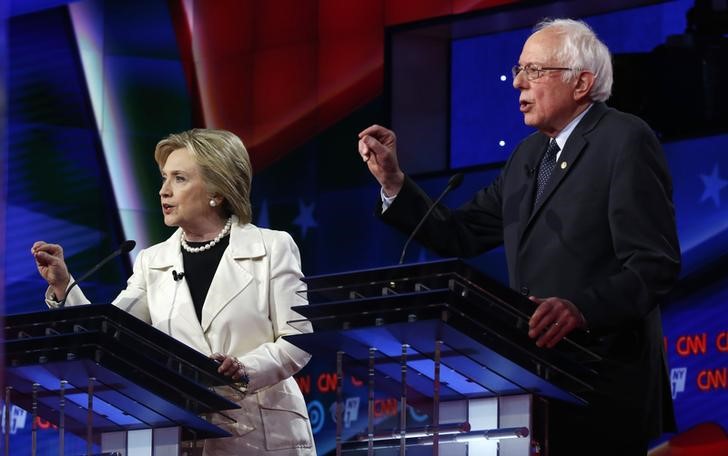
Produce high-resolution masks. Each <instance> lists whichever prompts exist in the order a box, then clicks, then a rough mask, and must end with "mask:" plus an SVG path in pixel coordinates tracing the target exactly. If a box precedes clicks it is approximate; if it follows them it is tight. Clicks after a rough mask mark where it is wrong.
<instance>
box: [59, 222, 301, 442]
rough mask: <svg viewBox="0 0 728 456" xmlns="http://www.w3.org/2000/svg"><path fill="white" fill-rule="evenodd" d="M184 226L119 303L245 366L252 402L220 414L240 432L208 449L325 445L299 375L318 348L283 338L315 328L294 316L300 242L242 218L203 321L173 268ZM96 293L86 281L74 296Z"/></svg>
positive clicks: (137, 268)
mask: <svg viewBox="0 0 728 456" xmlns="http://www.w3.org/2000/svg"><path fill="white" fill-rule="evenodd" d="M181 235H182V230H180V229H178V230H177V231H176V232H175V233H174V234H173V235H172V236H171V237H170V238H169V239H167V240H166V241H164V242H162V243H159V244H156V245H154V246H152V247H149V248H147V249H144V250H142V251H141V252H139V255H138V256H137V258H136V261H135V262H134V273H133V274H132V276H131V277H130V278H129V280H128V282H127V287H126V289H125V290H124V291H122V292H121V294H119V296H118V297H117V298H116V299H115V300H114V302H113V304H114V305H116V306H118V307H119V308H121V309H124V310H126V311H127V312H129V313H131V314H132V315H134V316H136V317H137V318H140V319H141V320H144V321H146V322H147V323H149V324H151V325H152V326H154V327H155V328H157V329H159V330H160V331H162V332H164V333H167V334H169V335H171V336H172V337H174V338H175V339H177V340H180V341H182V342H184V343H185V344H187V345H189V346H190V347H192V348H194V349H196V350H198V351H199V352H202V353H204V354H205V355H210V354H212V353H216V352H217V353H223V354H228V355H232V356H236V357H238V358H239V359H240V361H241V362H242V363H243V364H244V365H245V367H246V370H247V373H248V376H249V377H250V384H249V386H248V394H247V396H246V397H245V399H244V400H239V398H238V400H237V401H236V402H238V403H239V404H240V405H241V407H242V409H241V410H240V411H237V412H234V413H233V415H234V416H235V417H236V419H237V421H238V422H237V423H236V424H234V425H228V424H225V423H217V424H219V425H221V427H224V428H226V429H227V430H228V431H230V432H231V433H232V434H233V436H234V437H232V438H226V439H212V440H208V441H207V442H206V444H205V454H206V455H213V454H221V455H222V454H266V452H267V451H275V454H276V455H289V454H290V455H311V454H315V447H314V445H313V435H312V433H311V426H310V423H309V419H308V413H307V410H306V403H305V401H304V399H303V395H302V394H301V391H300V389H299V388H298V385H297V384H296V382H295V380H294V379H293V378H292V375H293V374H295V373H296V372H298V371H299V370H301V368H303V367H304V366H305V365H306V363H307V362H308V360H309V359H310V355H309V354H308V353H306V352H304V351H302V350H300V349H298V348H297V347H295V346H294V345H292V344H290V343H288V342H286V341H285V340H283V339H282V338H281V336H285V335H289V334H299V333H301V332H311V330H312V329H311V326H310V324H308V323H306V324H304V325H296V326H297V327H293V326H291V325H289V324H287V323H286V322H287V321H291V320H297V319H301V318H302V317H301V316H300V315H299V314H297V313H296V312H293V311H292V310H291V307H292V306H297V305H303V304H306V299H305V297H304V296H302V292H303V291H305V284H304V283H303V282H302V281H301V278H302V277H303V274H302V273H301V266H300V254H299V251H298V247H297V246H296V244H295V242H294V241H293V239H292V238H291V236H290V235H288V233H285V232H282V231H273V230H268V229H263V228H258V227H256V226H254V225H252V224H246V225H240V224H239V223H238V220H237V218H235V217H234V218H233V226H232V230H231V231H230V244H229V246H228V247H227V249H225V252H224V254H223V256H222V259H221V260H220V264H219V266H218V268H217V271H216V272H215V275H214V277H213V279H212V283H211V284H210V289H209V291H208V293H207V297H206V299H205V303H204V305H203V308H202V322H201V323H200V322H199V321H198V319H197V315H196V313H195V308H194V304H193V303H192V297H191V295H190V291H189V288H188V286H187V281H185V280H178V281H175V280H174V278H173V275H172V271H173V270H174V271H177V272H180V271H183V263H182V253H181V248H180V237H181ZM50 297H51V294H50V289H49V291H48V292H47V294H46V301H47V302H48V304H49V305H50V306H54V305H57V303H55V302H54V301H53V300H51V299H49V298H50ZM88 302H89V301H88V299H86V297H85V296H84V295H83V292H82V291H81V290H80V289H79V288H78V287H77V288H74V289H73V290H71V291H70V293H69V295H68V298H67V300H66V305H69V306H70V305H78V304H85V303H88ZM232 399H235V398H232ZM255 430H257V431H258V432H253V431H255Z"/></svg>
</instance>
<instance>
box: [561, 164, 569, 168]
mask: <svg viewBox="0 0 728 456" xmlns="http://www.w3.org/2000/svg"><path fill="white" fill-rule="evenodd" d="M567 166H569V165H568V164H567V163H566V162H561V169H566V167H567Z"/></svg>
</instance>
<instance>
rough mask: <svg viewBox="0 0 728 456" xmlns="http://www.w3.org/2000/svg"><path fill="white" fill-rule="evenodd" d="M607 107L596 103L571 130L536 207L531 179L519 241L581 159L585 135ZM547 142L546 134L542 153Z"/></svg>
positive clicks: (522, 211)
mask: <svg viewBox="0 0 728 456" xmlns="http://www.w3.org/2000/svg"><path fill="white" fill-rule="evenodd" d="M607 109H608V108H607V106H606V105H605V104H604V103H601V102H599V103H594V105H593V106H592V107H591V109H590V110H589V112H587V113H586V115H585V116H584V118H583V119H581V121H580V122H579V124H578V125H577V126H576V128H574V131H572V132H571V135H569V139H568V140H567V141H566V144H564V150H563V152H562V153H561V155H560V156H559V160H558V161H557V162H556V167H555V168H554V171H553V173H552V174H551V178H550V179H549V182H548V184H546V188H545V189H544V193H543V195H542V196H541V199H540V200H539V202H538V204H537V205H536V206H535V207H532V206H533V197H534V195H533V194H534V189H533V187H534V186H535V181H536V179H531V183H530V187H529V191H528V194H527V197H526V198H524V203H523V204H522V205H521V212H520V215H521V217H522V218H521V220H527V222H526V223H525V224H524V225H523V226H522V229H521V236H520V238H519V242H520V241H521V240H523V236H524V235H525V234H526V232H527V231H528V229H529V228H530V227H531V226H532V224H533V223H534V220H535V219H536V218H537V217H538V215H539V214H540V212H541V208H542V207H543V206H544V205H545V204H546V202H547V201H548V200H549V199H550V198H551V196H552V195H553V194H554V192H556V190H557V189H558V188H559V185H560V184H561V182H563V180H564V179H565V178H566V176H567V174H569V173H570V172H571V170H572V169H573V167H574V165H575V164H576V162H577V161H578V159H579V156H580V155H581V153H582V152H583V151H584V149H585V148H586V146H587V144H588V143H587V140H586V138H585V135H586V134H587V133H588V132H590V131H591V130H592V129H593V128H594V127H595V126H596V125H597V123H599V119H601V118H602V116H603V115H604V113H605V112H606V111H607ZM547 143H548V138H547V137H546V136H544V141H543V144H542V145H541V148H542V149H541V150H542V154H543V151H545V150H546V144H547ZM540 158H541V156H540V155H539V160H540ZM539 163H540V162H539Z"/></svg>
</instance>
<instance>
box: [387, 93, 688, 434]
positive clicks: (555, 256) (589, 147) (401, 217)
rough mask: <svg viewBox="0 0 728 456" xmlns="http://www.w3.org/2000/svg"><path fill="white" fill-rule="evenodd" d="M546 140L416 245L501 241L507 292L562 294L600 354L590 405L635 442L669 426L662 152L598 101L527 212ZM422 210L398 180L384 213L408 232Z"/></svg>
mask: <svg viewBox="0 0 728 456" xmlns="http://www.w3.org/2000/svg"><path fill="white" fill-rule="evenodd" d="M547 143H548V138H547V137H546V136H545V135H543V134H541V133H534V134H532V135H530V136H529V137H527V138H526V139H525V140H523V141H522V142H521V143H520V144H519V145H518V147H517V148H516V150H515V151H514V152H513V154H512V155H511V157H510V158H509V160H508V162H507V163H506V165H505V167H504V168H503V170H502V172H501V174H500V175H499V176H498V177H497V178H496V180H495V181H494V182H493V183H492V184H491V185H490V186H488V187H487V188H484V189H483V190H481V191H479V192H478V193H477V194H476V195H475V197H474V198H473V199H472V200H471V201H470V202H468V203H466V204H465V205H464V206H462V207H461V208H459V209H457V210H449V209H447V208H446V207H444V206H440V207H438V208H436V209H435V211H434V212H433V214H432V215H431V217H430V218H429V220H428V221H427V222H426V223H425V224H424V226H423V227H422V231H421V232H420V234H419V235H418V236H417V239H418V240H419V241H420V242H422V243H423V244H424V245H426V246H428V247H430V248H432V249H433V250H435V251H436V252H437V253H439V254H441V255H443V256H458V257H469V256H474V255H477V254H480V253H482V252H484V251H486V250H488V249H491V248H493V247H495V246H497V245H499V244H501V243H502V244H504V247H505V253H506V259H507V263H508V272H509V278H510V285H511V287H512V288H514V289H516V290H519V291H521V292H522V293H523V294H525V295H535V296H538V297H550V296H558V297H561V298H565V299H569V300H571V301H572V302H573V303H574V304H575V305H576V306H577V307H578V308H579V309H580V310H581V312H582V313H583V315H584V317H585V318H586V320H587V322H588V325H589V329H590V333H591V336H592V337H591V340H592V343H591V344H590V345H591V346H590V348H591V349H592V350H594V351H596V352H598V353H599V354H601V355H603V356H604V357H605V362H604V363H603V364H602V365H601V366H599V369H600V372H601V378H602V379H603V380H604V383H603V384H601V385H599V395H603V396H601V397H594V398H592V399H593V404H595V405H594V406H595V407H603V408H606V409H605V410H603V411H600V413H601V412H604V413H609V414H610V415H613V416H614V417H615V418H619V417H620V416H623V415H625V414H626V415H627V416H628V417H629V418H630V423H631V425H632V426H636V427H637V429H636V430H635V432H636V433H638V434H639V435H644V436H645V437H652V436H656V435H659V433H661V432H662V431H669V430H673V429H674V427H675V425H674V416H673V410H672V401H671V398H670V388H669V382H668V379H667V373H666V363H665V354H664V347H663V338H662V325H661V318H660V311H659V307H658V303H659V301H660V297H662V296H663V295H665V294H666V293H667V292H668V291H669V290H670V288H671V286H672V285H673V283H674V282H675V281H676V279H677V276H678V272H679V269H680V248H679V245H678V240H677V234H676V229H675V214H674V208H673V204H672V184H671V179H670V175H669V172H668V168H667V164H666V162H665V158H664V156H663V152H662V148H661V146H660V144H659V142H658V141H657V139H656V137H655V135H654V134H653V132H652V131H651V130H650V128H649V127H648V126H647V124H645V123H644V122H643V121H642V120H640V119H639V118H637V117H635V116H632V115H629V114H625V113H622V112H619V111H617V110H615V109H612V108H609V107H607V106H606V105H605V104H604V103H596V104H594V105H593V106H592V108H591V109H590V111H589V112H588V113H587V114H586V115H585V116H584V118H582V120H581V121H580V122H579V124H578V125H577V126H576V128H575V129H574V131H573V132H572V134H571V136H569V139H568V141H567V143H566V145H565V146H564V150H563V152H562V153H561V156H560V157H559V160H558V162H557V164H556V168H555V170H554V172H553V174H552V177H551V179H550V181H549V183H548V185H547V188H546V190H545V193H544V195H543V197H542V198H541V200H540V202H539V204H538V205H537V206H536V207H533V200H534V193H535V192H534V187H535V182H536V178H535V173H534V172H533V171H530V170H533V169H535V168H537V167H538V163H539V160H540V159H541V156H542V155H543V153H544V151H545V150H546V146H547ZM430 204H431V200H430V199H429V198H428V197H427V195H426V194H425V193H424V192H423V191H422V190H421V189H420V188H419V187H417V186H416V185H415V184H414V183H413V182H412V181H411V180H410V179H409V178H406V180H405V185H404V187H403V189H402V191H401V192H400V193H399V195H398V196H397V198H396V199H395V200H394V202H393V203H392V205H391V206H390V207H389V209H388V210H387V211H385V212H384V214H382V218H383V219H384V220H385V221H387V222H388V223H391V224H393V225H395V226H397V227H398V228H400V229H401V230H403V231H405V232H409V231H411V230H412V229H413V227H414V225H415V224H416V223H417V222H418V221H419V219H420V218H421V216H422V215H423V214H424V212H425V211H426V210H427V208H428V207H429V205H430ZM599 404H602V405H599ZM632 421H633V422H632Z"/></svg>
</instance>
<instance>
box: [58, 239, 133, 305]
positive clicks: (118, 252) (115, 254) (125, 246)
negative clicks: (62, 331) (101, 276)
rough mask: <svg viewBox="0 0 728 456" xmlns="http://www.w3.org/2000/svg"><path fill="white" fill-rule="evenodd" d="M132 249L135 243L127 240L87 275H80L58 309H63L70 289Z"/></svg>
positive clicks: (67, 290)
mask: <svg viewBox="0 0 728 456" xmlns="http://www.w3.org/2000/svg"><path fill="white" fill-rule="evenodd" d="M134 247H136V241H133V240H131V239H129V240H126V241H124V242H122V243H121V245H120V246H119V248H118V249H116V250H114V251H113V252H112V253H111V254H110V255H109V256H107V257H106V258H104V259H103V260H101V261H99V262H98V263H97V264H96V266H94V267H93V268H91V269H90V270H89V271H88V272H87V273H85V274H84V275H82V276H81V277H80V278H79V279H78V280H75V281H74V282H73V283H72V284H71V286H70V287H68V288H67V289H66V295H65V296H64V297H63V299H61V301H60V303H59V304H58V307H59V308H62V307H65V306H66V299H67V298H68V293H69V292H70V291H71V289H72V288H73V287H75V286H76V285H78V283H79V282H82V281H84V280H86V279H88V277H89V276H90V275H91V274H93V273H94V272H96V271H98V270H99V269H100V268H101V266H103V265H105V264H106V263H108V262H109V261H111V260H113V259H114V258H116V257H118V256H119V255H121V254H122V253H129V252H131V251H132V250H133V249H134Z"/></svg>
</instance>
